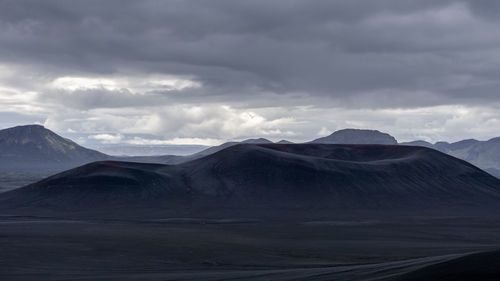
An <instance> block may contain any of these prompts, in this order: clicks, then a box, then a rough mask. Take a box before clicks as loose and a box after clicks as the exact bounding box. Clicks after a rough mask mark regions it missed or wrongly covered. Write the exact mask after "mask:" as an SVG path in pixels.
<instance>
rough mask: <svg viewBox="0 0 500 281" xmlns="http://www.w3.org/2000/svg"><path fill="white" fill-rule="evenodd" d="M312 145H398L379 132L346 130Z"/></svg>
mask: <svg viewBox="0 0 500 281" xmlns="http://www.w3.org/2000/svg"><path fill="white" fill-rule="evenodd" d="M311 143H328V144H397V143H398V142H397V141H396V139H395V138H394V137H393V136H391V135H389V134H386V133H382V132H380V131H377V130H361V129H344V130H339V131H335V132H333V133H332V134H331V135H329V136H326V137H322V138H319V139H315V140H313V141H311Z"/></svg>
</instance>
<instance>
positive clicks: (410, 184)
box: [0, 144, 500, 210]
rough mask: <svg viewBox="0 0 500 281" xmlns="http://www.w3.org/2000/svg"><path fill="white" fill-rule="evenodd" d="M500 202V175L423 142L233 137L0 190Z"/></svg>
mask: <svg viewBox="0 0 500 281" xmlns="http://www.w3.org/2000/svg"><path fill="white" fill-rule="evenodd" d="M498 203H500V180H499V179H497V178H495V177H492V176H491V175H489V174H487V173H485V172H483V171H482V170H480V169H478V168H476V167H474V166H472V165H470V164H468V163H467V162H465V161H462V160H459V159H456V158H454V157H451V156H448V155H446V154H443V153H441V152H438V151H435V150H432V149H427V148H423V147H411V146H391V145H387V146H384V145H328V144H293V145H283V144H238V145H234V146H231V147H229V148H226V149H223V150H221V151H219V152H217V153H214V154H212V155H209V156H207V157H203V158H200V159H197V160H194V161H191V162H187V163H183V164H179V165H173V166H169V165H157V164H141V163H128V162H115V161H108V162H96V163H91V164H88V165H85V166H82V167H79V168H75V169H73V170H69V171H66V172H64V173H61V174H58V175H55V176H52V177H49V178H47V179H45V180H42V181H40V182H37V183H35V184H32V185H29V186H26V187H24V188H20V189H18V190H14V191H10V192H6V193H3V194H0V206H3V207H2V208H4V209H5V208H7V209H9V208H10V209H12V208H14V209H15V208H28V209H29V208H40V207H42V208H56V209H57V208H64V209H69V210H72V209H77V208H80V209H86V208H89V207H91V208H92V210H96V209H99V208H104V209H106V208H109V207H111V206H141V205H142V206H147V207H148V208H151V206H156V207H155V208H157V209H158V210H164V209H169V208H170V209H172V208H174V209H175V208H180V207H179V206H182V207H185V206H191V207H196V206H212V207H211V209H212V210H215V209H223V208H224V206H233V207H234V206H237V207H238V208H248V209H256V208H257V209H259V208H261V207H266V208H270V207H272V208H273V209H280V208H281V209H282V208H306V209H308V208H327V209H339V210H362V209H370V208H372V209H377V210H383V209H406V208H413V209H421V208H434V207H449V206H457V207H460V206H478V207H482V206H485V205H488V204H489V205H491V204H498Z"/></svg>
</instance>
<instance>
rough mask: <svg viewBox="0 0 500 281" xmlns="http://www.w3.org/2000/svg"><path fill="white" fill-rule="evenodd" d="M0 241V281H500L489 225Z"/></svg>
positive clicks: (266, 225)
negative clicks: (242, 280) (499, 280)
mask: <svg viewBox="0 0 500 281" xmlns="http://www.w3.org/2000/svg"><path fill="white" fill-rule="evenodd" d="M0 240H1V244H0V245H1V246H0V247H1V251H0V279H1V280H236V279H238V280H240V279H244V280H375V279H376V280H498V278H499V277H500V266H499V265H500V252H495V251H496V250H500V245H499V243H498V242H499V241H500V220H498V218H489V219H485V218H482V219H479V218H473V217H468V218H456V217H455V218H454V217H425V218H423V217H392V218H390V217H386V218H381V217H358V218H349V217H332V220H328V221H288V222H276V221H266V220H259V219H252V218H232V217H231V216H230V215H229V214H228V217H227V218H224V219H200V218H165V219H155V220H132V219H131V220H123V219H116V220H100V219H97V218H95V219H87V220H80V219H74V218H63V217H60V218H53V217H52V218H51V217H43V218H42V217H15V216H14V217H13V216H3V217H2V218H1V219H0ZM477 252H483V253H484V254H479V255H477V254H473V253H477ZM446 276H447V277H448V278H451V279H446V278H445V277H446ZM478 277H481V278H479V279H477V278H478ZM488 278H489V279H488Z"/></svg>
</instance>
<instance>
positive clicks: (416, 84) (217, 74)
mask: <svg viewBox="0 0 500 281" xmlns="http://www.w3.org/2000/svg"><path fill="white" fill-rule="evenodd" d="M0 3H1V4H0V28H1V33H0V40H1V43H0V60H1V61H3V62H6V63H9V62H10V63H16V64H25V65H30V66H31V67H33V68H35V69H38V70H40V71H42V72H44V74H45V75H47V76H49V77H59V76H67V75H89V74H91V75H98V74H106V75H110V74H114V73H118V72H131V73H134V75H139V74H141V73H165V74H175V75H192V76H193V77H194V79H195V80H197V81H199V82H201V83H203V85H204V87H205V88H206V89H208V90H207V91H206V92H204V95H210V96H212V95H213V96H217V97H219V98H220V99H222V100H223V99H228V100H231V99H232V98H234V97H235V96H237V99H241V97H245V96H246V97H248V96H251V95H252V94H256V93H259V92H260V93H261V92H274V93H278V94H283V93H303V94H306V95H309V96H311V97H314V96H326V97H330V98H332V100H339V101H341V102H345V103H346V104H348V103H349V99H352V101H351V102H350V103H351V105H355V104H356V101H357V97H359V99H361V98H364V99H365V100H370V96H372V95H380V92H381V91H382V92H384V94H383V95H382V96H383V97H386V98H384V99H376V98H373V103H374V104H373V106H376V107H378V106H381V105H383V106H419V105H433V104H447V103H461V102H463V100H464V97H465V98H466V99H465V100H466V101H467V102H475V103H482V102H489V101H491V100H492V99H495V98H497V96H496V94H494V93H496V92H497V91H496V90H497V89H498V88H497V87H496V86H495V87H491V86H490V85H491V84H490V83H489V81H488V79H487V77H495V76H497V75H498V74H500V73H499V69H500V62H498V61H493V62H492V61H491V60H489V58H491V56H492V55H496V56H497V55H498V54H499V50H498V47H499V46H500V45H499V44H500V40H499V38H497V36H494V33H495V31H496V30H498V28H499V27H500V25H497V23H496V22H495V21H493V20H492V19H493V18H494V17H493V16H492V15H494V14H495V13H494V11H498V10H499V7H498V4H496V3H497V2H496V1H470V2H461V1H401V0H393V1H352V0H350V1H314V2H311V1H18V0H16V1H1V2H0ZM461 83H466V84H467V85H462V84H461ZM470 84H472V85H476V86H477V85H478V86H480V88H481V89H482V90H484V91H486V92H482V93H481V94H478V95H472V94H469V95H468V94H467V92H466V89H469V88H470V87H471V85H470ZM484 84H487V86H484ZM422 91H425V92H429V93H432V94H429V96H430V98H429V99H420V100H419V99H415V98H414V97H413V96H414V95H418V92H422ZM198 94H201V92H199V93H198ZM239 94H240V95H239ZM238 95H239V96H238ZM180 97H182V96H180ZM345 98H348V99H345ZM249 99H251V97H249ZM407 100H408V102H407ZM302 102H304V101H302ZM365 104H366V102H365ZM365 106H367V105H365ZM368 106H369V105H368Z"/></svg>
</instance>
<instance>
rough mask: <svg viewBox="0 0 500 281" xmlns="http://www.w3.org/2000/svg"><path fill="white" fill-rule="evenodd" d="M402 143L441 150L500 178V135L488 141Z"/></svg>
mask: <svg viewBox="0 0 500 281" xmlns="http://www.w3.org/2000/svg"><path fill="white" fill-rule="evenodd" d="M400 144H401V145H415V146H425V147H429V148H433V149H436V150H439V151H441V152H444V153H446V154H449V155H451V156H454V157H457V158H459V159H462V160H465V161H467V162H469V163H472V164H474V165H476V166H478V167H479V168H481V169H484V170H485V171H488V172H489V173H491V174H492V175H495V176H497V177H499V178H500V137H498V138H492V139H490V140H487V141H478V140H475V139H467V140H461V141H458V142H453V143H448V142H443V141H441V142H436V143H435V144H432V143H429V142H426V141H413V142H404V143H400Z"/></svg>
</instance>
